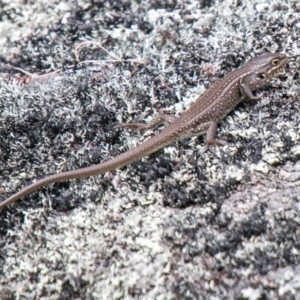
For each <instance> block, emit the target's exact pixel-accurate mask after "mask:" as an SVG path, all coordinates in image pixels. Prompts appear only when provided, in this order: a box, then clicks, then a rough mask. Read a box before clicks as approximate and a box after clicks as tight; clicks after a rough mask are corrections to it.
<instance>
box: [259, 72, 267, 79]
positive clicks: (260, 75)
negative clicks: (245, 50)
mask: <svg viewBox="0 0 300 300" xmlns="http://www.w3.org/2000/svg"><path fill="white" fill-rule="evenodd" d="M257 78H258V79H266V78H267V76H266V74H265V73H259V74H257Z"/></svg>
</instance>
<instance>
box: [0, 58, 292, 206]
mask: <svg viewBox="0 0 300 300" xmlns="http://www.w3.org/2000/svg"><path fill="white" fill-rule="evenodd" d="M287 61H288V58H287V56H286V55H285V54H282V53H269V52H266V53H263V54H261V55H259V56H258V57H256V58H253V59H251V60H250V61H248V62H247V63H246V64H245V65H244V66H242V67H241V68H239V69H236V70H234V71H232V72H231V73H229V74H228V75H226V76H225V77H224V78H222V79H220V80H218V81H217V82H215V83H214V84H213V85H212V86H211V87H210V88H209V89H208V90H207V91H206V92H205V93H204V94H202V95H201V96H200V97H199V98H198V99H197V100H196V101H195V103H194V104H192V106H191V107H190V108H189V109H188V110H186V111H185V112H184V113H183V114H182V115H181V116H180V117H178V118H173V117H171V116H168V115H164V114H161V115H160V116H159V117H158V118H155V119H154V120H153V121H152V122H150V123H149V124H148V125H144V124H140V123H131V124H127V125H121V126H117V127H124V126H125V127H132V128H139V129H148V128H151V127H153V126H155V125H157V124H159V123H162V121H165V122H168V123H169V125H168V126H167V127H166V128H164V129H163V130H162V131H161V132H160V133H158V134H157V135H155V136H154V137H152V138H150V139H148V140H146V141H145V142H143V143H142V144H140V145H138V146H137V147H135V148H133V149H131V150H129V151H127V152H124V153H122V154H120V155H118V156H116V157H114V158H112V159H110V160H108V161H105V162H103V163H100V164H97V165H93V166H89V167H86V168H80V169H77V170H71V171H66V172H62V173H58V174H54V175H50V176H48V177H45V178H43V179H41V180H38V181H36V182H34V183H32V184H30V185H29V186H27V187H25V188H23V189H22V190H20V191H19V192H17V193H15V194H13V195H12V196H10V197H9V198H7V199H6V200H5V201H3V202H1V203H0V210H2V209H3V208H4V207H6V206H8V205H10V204H12V203H14V202H15V201H16V200H18V199H20V198H21V197H23V196H25V195H28V194H30V193H32V192H34V191H36V190H38V189H39V188H41V187H43V186H45V185H48V184H50V183H52V182H60V181H65V180H69V179H76V178H84V177H88V176H95V175H99V174H103V173H106V172H109V171H112V170H115V169H117V168H121V167H123V166H125V165H128V164H130V163H131V162H133V161H135V160H137V159H139V158H141V157H144V156H147V155H149V154H151V153H153V152H156V151H158V150H159V149H161V148H163V147H166V146H168V145H170V144H171V143H174V142H175V141H178V140H180V139H183V138H187V137H189V136H193V135H199V134H204V133H205V132H207V136H206V143H207V144H208V145H211V144H214V145H216V144H218V145H224V144H225V142H223V141H220V140H216V139H215V136H216V130H217V124H218V122H219V121H220V120H221V119H222V118H224V117H225V116H226V115H227V114H228V113H229V112H230V111H231V110H232V109H233V108H234V107H235V106H236V105H237V104H238V103H240V102H241V101H242V97H243V96H244V97H246V98H249V99H250V100H252V101H256V100H258V99H260V97H261V95H259V96H257V97H255V96H254V95H253V93H252V91H254V90H257V89H259V88H261V87H262V86H264V85H266V84H267V83H268V82H269V80H271V79H272V78H273V77H274V76H275V75H276V74H278V73H279V72H281V71H282V69H283V68H284V66H285V65H286V63H287Z"/></svg>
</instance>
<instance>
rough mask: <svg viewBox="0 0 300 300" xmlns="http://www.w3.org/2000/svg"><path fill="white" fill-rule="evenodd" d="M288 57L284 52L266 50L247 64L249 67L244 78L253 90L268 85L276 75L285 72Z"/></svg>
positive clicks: (246, 66)
mask: <svg viewBox="0 0 300 300" xmlns="http://www.w3.org/2000/svg"><path fill="white" fill-rule="evenodd" d="M287 62H288V57H287V56H286V55H285V54H283V53H271V52H265V53H263V54H261V55H259V56H257V57H255V58H253V59H251V60H249V61H248V62H247V63H246V64H245V66H244V67H245V68H246V69H247V72H246V75H245V77H244V78H243V81H244V82H247V85H248V86H249V88H250V89H251V90H256V89H258V88H260V87H262V86H264V85H266V84H267V83H268V82H269V81H270V80H271V79H272V78H273V77H275V76H276V75H282V74H284V67H285V65H286V64H287Z"/></svg>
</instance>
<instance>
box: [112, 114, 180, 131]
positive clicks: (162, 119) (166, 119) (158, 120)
mask: <svg viewBox="0 0 300 300" xmlns="http://www.w3.org/2000/svg"><path fill="white" fill-rule="evenodd" d="M175 120H176V117H174V116H171V115H169V114H166V113H164V112H163V111H162V110H160V111H159V114H158V116H157V117H155V118H153V119H152V120H151V121H150V122H149V123H147V124H144V123H128V124H121V125H116V126H115V128H124V127H125V128H133V129H138V130H146V129H151V128H154V127H157V126H158V125H161V124H164V123H168V124H170V123H172V122H174V121H175Z"/></svg>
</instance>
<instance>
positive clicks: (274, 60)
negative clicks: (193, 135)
mask: <svg viewBox="0 0 300 300" xmlns="http://www.w3.org/2000/svg"><path fill="white" fill-rule="evenodd" d="M278 62H279V59H278V58H275V59H273V60H272V65H273V66H276V65H278Z"/></svg>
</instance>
